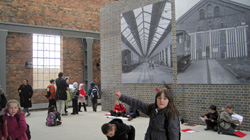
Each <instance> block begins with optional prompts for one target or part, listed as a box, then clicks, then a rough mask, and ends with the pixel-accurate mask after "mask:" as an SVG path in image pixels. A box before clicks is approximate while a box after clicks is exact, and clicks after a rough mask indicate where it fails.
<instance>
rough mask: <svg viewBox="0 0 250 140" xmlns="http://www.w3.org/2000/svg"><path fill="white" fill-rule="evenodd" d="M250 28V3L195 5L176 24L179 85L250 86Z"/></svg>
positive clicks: (225, 0)
mask: <svg viewBox="0 0 250 140" xmlns="http://www.w3.org/2000/svg"><path fill="white" fill-rule="evenodd" d="M177 10H178V5H177ZM249 25H250V1H249V2H248V4H246V3H244V4H243V3H240V2H238V1H235V0H234V1H232V0H218V1H214V0H200V1H199V2H197V3H194V6H193V7H192V8H191V9H189V10H187V11H186V12H185V13H184V14H183V15H182V16H180V17H179V18H178V19H177V22H176V30H177V32H176V34H177V36H176V37H177V58H178V59H177V60H178V64H177V66H178V68H177V69H178V83H186V84H188V83H189V84H198V83H199V84H241V83H243V84H244V83H245V84H247V83H250V70H249V69H250V57H249V56H250V49H249V47H250V44H249V37H250V30H249ZM180 50H182V51H180ZM184 50H187V51H188V52H185V51H184ZM179 51H180V52H179ZM183 51H184V52H183ZM179 60H180V61H179ZM179 62H180V63H179ZM183 64H188V65H183ZM185 66H186V67H185ZM204 73H206V74H204Z"/></svg>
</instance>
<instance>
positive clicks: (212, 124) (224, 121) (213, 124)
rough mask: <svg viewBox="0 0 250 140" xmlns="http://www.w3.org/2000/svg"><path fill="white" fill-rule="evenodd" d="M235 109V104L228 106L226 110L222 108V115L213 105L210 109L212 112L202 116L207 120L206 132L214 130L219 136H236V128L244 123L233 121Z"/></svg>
mask: <svg viewBox="0 0 250 140" xmlns="http://www.w3.org/2000/svg"><path fill="white" fill-rule="evenodd" d="M233 109H234V106H233V104H228V105H226V107H225V108H224V107H223V108H222V111H221V113H218V112H217V110H216V106H214V105H211V106H210V108H209V110H210V111H209V112H208V113H207V114H205V115H204V116H201V117H202V118H204V119H205V122H206V125H207V127H206V128H205V130H213V131H215V132H218V134H220V133H221V134H227V135H235V134H234V132H235V128H236V126H237V125H241V124H242V122H241V121H239V120H234V119H232V115H233V114H235V113H234V112H233ZM235 136H236V135H235Z"/></svg>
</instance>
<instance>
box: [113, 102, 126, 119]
mask: <svg viewBox="0 0 250 140" xmlns="http://www.w3.org/2000/svg"><path fill="white" fill-rule="evenodd" d="M125 111H126V108H125V107H124V106H123V104H121V103H120V101H119V100H116V101H115V107H114V109H113V110H110V114H111V116H122V115H123V114H125Z"/></svg>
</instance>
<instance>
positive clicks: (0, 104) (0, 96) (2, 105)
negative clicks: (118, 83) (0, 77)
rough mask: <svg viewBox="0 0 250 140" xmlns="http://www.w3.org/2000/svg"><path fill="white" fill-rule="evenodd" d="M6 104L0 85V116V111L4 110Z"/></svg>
mask: <svg viewBox="0 0 250 140" xmlns="http://www.w3.org/2000/svg"><path fill="white" fill-rule="evenodd" d="M6 104H7V99H6V97H5V95H4V91H3V89H2V87H1V85H0V115H1V114H3V112H1V111H2V110H3V109H4V108H5V106H6Z"/></svg>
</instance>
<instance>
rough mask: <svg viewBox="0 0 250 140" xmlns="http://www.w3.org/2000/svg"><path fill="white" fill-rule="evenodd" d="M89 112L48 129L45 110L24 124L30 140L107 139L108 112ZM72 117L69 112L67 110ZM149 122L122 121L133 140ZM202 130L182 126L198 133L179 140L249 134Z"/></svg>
mask: <svg viewBox="0 0 250 140" xmlns="http://www.w3.org/2000/svg"><path fill="white" fill-rule="evenodd" d="M87 110H88V112H80V114H79V115H68V116H62V120H63V124H62V125H60V126H57V127H47V126H46V125H45V119H46V116H47V111H46V110H40V111H35V110H34V111H31V116H29V117H26V121H27V123H28V124H29V125H30V129H31V136H32V140H80V139H84V140H105V139H106V137H105V136H104V135H103V134H102V132H101V128H100V127H101V125H102V124H103V123H106V122H109V121H110V120H111V119H109V118H105V117H104V114H106V113H107V112H104V111H100V110H101V106H98V111H97V112H93V111H92V109H91V108H90V107H88V108H87ZM68 111H69V113H71V111H72V109H71V108H69V109H68ZM148 121H149V119H148V118H143V117H139V118H136V119H134V120H132V121H130V122H129V121H124V122H125V123H126V124H130V125H133V126H134V127H135V129H136V138H135V140H143V139H144V134H145V132H146V129H147V127H148ZM204 127H205V126H195V127H189V126H184V125H181V129H187V128H190V129H194V130H197V131H199V132H197V133H193V134H188V133H184V132H181V133H182V138H181V139H182V140H237V139H241V140H249V139H250V132H244V133H246V134H247V136H245V137H244V138H239V137H234V136H227V135H221V134H220V135H219V134H217V133H215V132H212V131H204Z"/></svg>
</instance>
